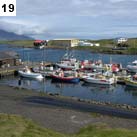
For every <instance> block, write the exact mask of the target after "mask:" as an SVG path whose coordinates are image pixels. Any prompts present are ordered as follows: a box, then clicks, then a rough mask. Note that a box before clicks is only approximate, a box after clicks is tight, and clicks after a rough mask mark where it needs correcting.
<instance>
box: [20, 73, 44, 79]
mask: <svg viewBox="0 0 137 137" xmlns="http://www.w3.org/2000/svg"><path fill="white" fill-rule="evenodd" d="M18 73H19V75H20V76H21V77H25V78H33V79H43V76H42V75H41V74H40V73H33V72H30V73H27V72H23V71H18Z"/></svg>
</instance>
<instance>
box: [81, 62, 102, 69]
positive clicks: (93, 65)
mask: <svg viewBox="0 0 137 137" xmlns="http://www.w3.org/2000/svg"><path fill="white" fill-rule="evenodd" d="M81 68H82V69H84V70H97V71H102V70H103V69H104V67H103V63H102V61H101V60H98V61H96V62H92V61H89V60H84V61H82V62H81Z"/></svg>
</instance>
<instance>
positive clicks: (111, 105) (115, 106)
mask: <svg viewBox="0 0 137 137" xmlns="http://www.w3.org/2000/svg"><path fill="white" fill-rule="evenodd" d="M47 95H49V96H55V97H59V98H63V99H70V100H74V101H77V102H83V103H88V104H95V105H100V106H109V107H112V108H118V109H124V110H130V111H137V106H131V105H128V104H114V103H111V102H101V101H95V100H89V99H81V98H77V97H64V96H60V95H59V94H58V93H55V94H53V93H50V92H48V93H47Z"/></svg>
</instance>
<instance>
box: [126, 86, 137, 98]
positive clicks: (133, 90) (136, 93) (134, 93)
mask: <svg viewBox="0 0 137 137" xmlns="http://www.w3.org/2000/svg"><path fill="white" fill-rule="evenodd" d="M125 92H126V93H129V94H132V96H137V88H136V87H131V86H125Z"/></svg>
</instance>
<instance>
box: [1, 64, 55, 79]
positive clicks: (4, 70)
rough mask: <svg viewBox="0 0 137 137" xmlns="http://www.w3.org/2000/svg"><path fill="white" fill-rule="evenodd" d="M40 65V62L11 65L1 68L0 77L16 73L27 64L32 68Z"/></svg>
mask: <svg viewBox="0 0 137 137" xmlns="http://www.w3.org/2000/svg"><path fill="white" fill-rule="evenodd" d="M52 64H53V63H51V62H45V63H44V65H45V66H47V65H52ZM39 65H40V62H23V64H22V65H17V66H10V67H5V68H0V78H1V77H5V76H9V75H16V74H17V72H18V70H20V69H23V68H24V67H25V66H28V67H29V68H30V69H31V68H33V67H38V66H39Z"/></svg>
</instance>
